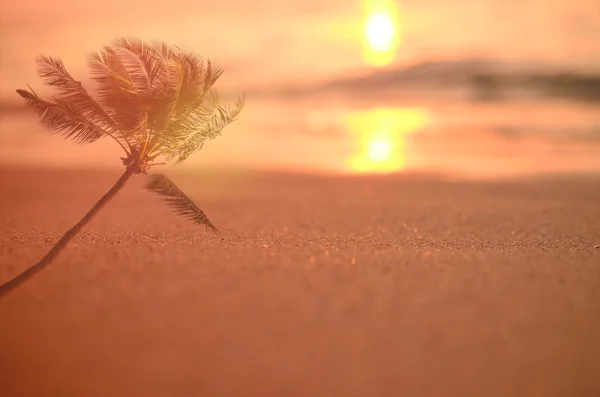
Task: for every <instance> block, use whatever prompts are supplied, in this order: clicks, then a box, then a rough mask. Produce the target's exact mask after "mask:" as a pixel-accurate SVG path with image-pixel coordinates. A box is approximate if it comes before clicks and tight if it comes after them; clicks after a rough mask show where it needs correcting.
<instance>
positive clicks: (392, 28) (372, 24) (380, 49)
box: [363, 0, 400, 66]
mask: <svg viewBox="0 0 600 397" xmlns="http://www.w3.org/2000/svg"><path fill="white" fill-rule="evenodd" d="M365 15H366V19H365V23H364V31H363V34H364V47H365V50H364V51H365V52H364V59H365V61H366V62H367V64H369V65H371V66H385V65H388V64H390V63H391V62H392V61H393V60H394V58H395V56H396V51H397V50H398V47H399V46H400V23H399V19H398V10H397V5H396V4H395V2H394V1H393V0H365Z"/></svg>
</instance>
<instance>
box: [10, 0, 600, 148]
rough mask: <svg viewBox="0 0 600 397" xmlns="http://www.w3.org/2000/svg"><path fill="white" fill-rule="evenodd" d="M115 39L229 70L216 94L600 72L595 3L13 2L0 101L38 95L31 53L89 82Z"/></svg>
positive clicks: (599, 2) (598, 1)
mask: <svg viewBox="0 0 600 397" xmlns="http://www.w3.org/2000/svg"><path fill="white" fill-rule="evenodd" d="M378 1H379V2H382V1H383V3H385V4H384V5H381V7H384V8H386V7H387V8H386V9H387V10H391V11H390V12H391V13H392V14H393V20H394V31H395V34H394V36H395V44H396V46H395V47H394V48H393V49H392V50H390V51H388V55H389V57H388V58H389V59H386V62H385V64H374V63H373V62H372V59H369V56H368V52H369V50H368V48H367V46H366V39H365V23H366V20H367V18H368V16H369V12H371V13H372V12H373V10H374V9H376V8H377V7H379V6H380V5H378ZM383 3H382V4H383ZM390 4H391V6H390ZM390 7H391V8H390ZM117 36H135V37H139V38H142V39H160V40H163V41H166V42H169V43H173V44H177V45H180V46H183V47H184V48H186V49H190V50H193V51H196V52H199V53H200V54H202V55H204V56H207V57H209V58H210V59H211V60H213V61H215V62H216V63H217V64H218V65H219V66H221V67H223V68H224V69H225V74H224V75H223V77H222V78H221V79H220V81H219V84H218V87H219V88H220V89H221V90H223V91H225V92H232V93H236V92H241V91H248V90H250V91H252V90H253V89H257V88H260V89H263V90H266V91H267V92H268V91H269V90H271V89H272V90H275V89H276V88H278V87H288V86H296V87H305V86H308V85H310V84H315V83H319V84H327V83H328V82H331V81H337V80H339V79H341V78H346V77H348V76H356V75H361V74H364V73H367V72H368V73H371V72H373V71H377V70H378V69H381V68H383V69H385V68H388V69H389V68H394V67H406V66H409V65H413V64H417V63H421V62H430V61H439V60H442V61H460V60H464V59H471V58H485V59H493V60H503V61H509V62H512V63H516V64H519V65H525V66H529V67H535V68H539V67H542V66H544V65H555V66H557V65H558V66H561V67H565V68H569V69H573V70H584V71H588V72H597V73H599V74H600V40H598V38H599V37H600V0H570V1H567V0H403V1H402V0H398V1H394V0H218V1H211V0H145V1H142V0H103V1H93V2H88V1H83V0H54V1H52V2H40V1H38V0H19V1H14V2H5V4H3V6H2V15H0V82H1V84H0V101H1V102H2V103H4V104H6V103H11V102H12V101H15V100H19V98H18V97H17V96H16V94H15V93H14V89H15V88H21V87H24V86H25V85H26V84H30V85H31V86H32V87H34V88H36V89H38V90H40V91H41V92H44V91H43V89H41V82H40V81H39V79H38V77H37V76H36V71H35V65H34V62H33V60H34V59H35V57H36V56H37V55H39V54H45V55H51V56H57V57H60V58H61V59H62V60H63V61H64V63H65V64H66V66H67V68H68V69H69V70H70V71H71V72H72V74H73V75H74V76H75V77H76V78H79V79H81V80H83V81H86V76H87V70H86V66H85V56H86V54H88V53H90V52H93V51H97V50H99V49H100V47H101V46H102V45H105V44H109V43H110V41H111V40H112V39H113V38H115V37H117ZM274 92H275V91H274ZM250 99H251V98H250ZM271 99H272V100H273V99H275V100H276V99H277V97H276V96H275V97H274V98H271ZM282 101H283V99H282ZM254 109H255V110H252V108H250V110H248V109H246V110H245V112H246V114H247V113H249V112H252V114H250V115H248V116H247V117H248V118H249V119H251V120H253V122H255V127H256V126H258V125H259V124H260V117H262V116H266V115H267V110H265V106H263V107H261V108H260V109H259V106H258V105H256V107H255V108H254ZM267 109H268V106H267ZM378 114H381V112H379V113H378ZM242 115H243V116H244V115H245V114H244V113H243V114H242ZM6 126H7V124H6V123H4V124H1V123H0V128H1V129H2V130H6ZM0 133H1V134H4V133H5V131H0ZM348 135H351V131H348ZM0 139H3V145H4V146H6V145H8V144H11V142H13V141H11V140H8V138H6V137H4V138H2V137H1V136H0ZM293 139H297V138H290V142H292V141H293ZM15 145H16V143H15ZM57 145H58V144H57ZM309 152H310V151H309Z"/></svg>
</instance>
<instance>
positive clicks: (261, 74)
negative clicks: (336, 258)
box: [0, 0, 600, 177]
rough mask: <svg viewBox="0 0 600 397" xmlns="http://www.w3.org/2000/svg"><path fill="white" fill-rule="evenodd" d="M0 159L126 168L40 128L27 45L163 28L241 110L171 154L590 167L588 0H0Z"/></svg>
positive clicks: (308, 161) (512, 169)
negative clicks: (30, 96)
mask: <svg viewBox="0 0 600 397" xmlns="http://www.w3.org/2000/svg"><path fill="white" fill-rule="evenodd" d="M0 18H1V27H0V29H1V31H0V40H1V42H0V45H1V47H0V50H1V59H0V62H1V64H0V106H1V109H2V110H1V119H0V162H2V164H13V165H44V166H60V167H63V166H67V167H74V166H81V167H84V166H85V167H88V166H90V167H91V166H98V167H122V165H121V163H120V160H119V156H120V153H119V148H118V147H117V146H116V145H113V142H110V141H108V140H105V141H101V142H98V143H95V144H93V145H87V146H82V147H78V148H75V147H74V146H75V144H73V143H70V142H67V141H63V140H62V139H61V138H60V137H58V136H50V135H48V134H47V133H46V132H44V131H43V130H42V128H41V127H39V126H38V124H37V117H36V116H35V115H34V114H33V112H31V111H30V110H29V109H26V108H24V105H23V103H22V101H21V100H20V98H19V97H18V96H17V95H16V94H15V91H14V90H15V89H16V88H25V87H26V84H29V85H31V86H32V88H34V89H35V90H36V91H37V92H38V93H41V94H47V93H49V92H48V90H45V89H44V88H43V86H42V83H41V80H40V79H39V78H38V77H37V75H36V71H35V64H34V59H35V57H36V56H37V55H39V54H44V55H51V56H57V57H60V58H61V59H62V60H63V61H64V63H65V64H66V66H67V68H68V69H69V70H70V72H71V74H72V75H74V77H75V78H77V79H79V80H80V81H82V82H83V83H84V84H87V86H88V88H92V87H93V85H91V84H90V82H89V79H88V76H89V74H88V71H87V69H86V63H85V57H86V55H87V54H89V53H90V52H94V51H98V50H100V48H101V46H102V45H105V44H109V43H110V42H111V41H112V40H113V39H114V38H115V37H117V36H135V37H139V38H142V39H149V40H154V39H159V40H162V41H167V42H169V43H172V44H177V45H180V46H182V47H184V48H186V49H188V50H193V51H196V52H198V53H200V54H202V55H203V56H206V57H208V58H210V59H211V60H212V61H214V62H215V63H216V64H217V65H218V66H220V67H222V68H224V69H225V74H224V75H223V76H222V77H221V79H220V80H219V83H218V84H217V87H218V88H219V89H220V91H221V92H222V93H223V95H224V96H225V97H230V98H232V99H233V97H234V96H236V95H237V94H240V93H242V92H244V93H245V95H246V98H247V102H246V107H245V109H244V111H243V112H242V114H241V115H240V118H239V120H238V121H236V122H235V123H234V124H232V125H230V126H229V127H227V128H226V129H225V130H224V134H223V136H221V137H219V138H218V139H216V140H214V141H211V142H209V143H208V144H207V145H205V147H204V148H203V149H202V151H201V152H199V153H197V154H196V155H194V156H192V157H191V158H190V159H189V160H188V162H187V163H186V165H184V166H183V167H187V168H192V169H200V168H201V169H208V168H230V169H231V168H233V169H239V168H244V169H254V168H256V169H270V170H293V171H302V172H328V173H371V172H400V171H401V172H410V171H415V170H419V171H427V172H428V171H431V172H448V173H455V174H461V175H470V176H484V177H500V176H513V175H523V174H531V173H545V172H565V173H572V172H575V173H592V172H599V171H600V0H572V1H567V0H522V1H506V0H476V1H474V0H218V1H212V0H168V1H167V0H145V1H142V0H103V1H93V2H88V1H81V0H54V1H53V2H39V1H38V0H19V1H15V2H12V3H7V4H4V5H3V10H2V15H1V16H0Z"/></svg>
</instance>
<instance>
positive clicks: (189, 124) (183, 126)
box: [160, 97, 244, 164]
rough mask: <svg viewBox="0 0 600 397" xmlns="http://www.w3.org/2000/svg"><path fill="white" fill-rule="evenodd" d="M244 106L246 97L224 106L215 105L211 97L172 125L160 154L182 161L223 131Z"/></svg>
mask: <svg viewBox="0 0 600 397" xmlns="http://www.w3.org/2000/svg"><path fill="white" fill-rule="evenodd" d="M243 107H244V97H240V98H238V100H237V101H236V102H234V103H233V104H229V105H225V106H220V105H216V106H214V107H212V106H210V104H209V102H208V101H205V102H203V103H202V105H201V106H199V107H198V108H197V109H195V110H194V111H192V112H190V113H189V114H188V115H186V116H187V117H185V118H184V119H182V120H179V121H177V122H175V123H173V125H171V126H170V127H171V128H172V129H171V130H170V131H169V133H168V134H167V136H166V137H165V141H164V144H163V145H162V148H161V150H160V152H161V154H163V155H164V156H165V159H166V160H167V161H173V162H174V163H175V164H181V163H182V162H183V161H185V160H186V159H187V158H188V157H189V156H190V155H191V154H192V153H194V152H196V151H198V150H200V149H201V148H202V146H203V145H204V143H205V142H206V141H207V140H209V139H214V138H216V137H217V136H219V135H221V131H223V129H224V128H225V127H226V126H227V125H228V124H231V123H232V122H234V121H235V120H236V118H237V116H238V115H239V114H240V112H241V111H242V109H243ZM211 111H212V112H211Z"/></svg>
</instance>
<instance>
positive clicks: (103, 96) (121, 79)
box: [88, 47, 147, 143]
mask: <svg viewBox="0 0 600 397" xmlns="http://www.w3.org/2000/svg"><path fill="white" fill-rule="evenodd" d="M88 66H89V67H90V69H91V72H92V79H93V80H94V81H95V82H96V84H97V93H98V97H99V99H98V100H99V102H100V103H101V104H102V106H103V107H104V108H105V109H107V111H108V113H109V114H110V115H111V117H112V118H113V120H115V122H116V123H117V125H118V126H119V129H120V130H121V131H122V132H123V134H124V135H125V136H126V137H127V138H128V139H129V140H134V141H137V142H138V143H139V142H140V141H143V140H144V139H145V138H146V131H140V119H143V118H145V115H146V113H147V106H146V104H145V103H144V100H143V96H142V93H141V92H140V91H139V90H138V87H137V86H136V82H134V81H133V79H132V77H131V76H130V73H129V71H128V70H127V68H126V67H125V66H124V65H123V61H122V59H121V57H120V56H119V54H118V53H117V51H115V50H114V49H113V48H111V47H104V49H103V51H101V52H100V53H94V54H91V55H90V56H89V58H88Z"/></svg>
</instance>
